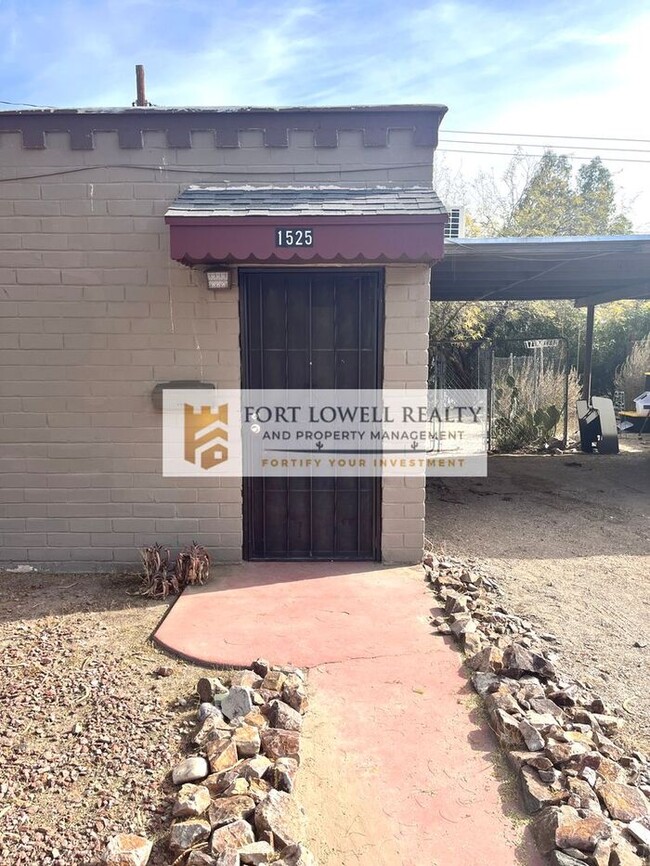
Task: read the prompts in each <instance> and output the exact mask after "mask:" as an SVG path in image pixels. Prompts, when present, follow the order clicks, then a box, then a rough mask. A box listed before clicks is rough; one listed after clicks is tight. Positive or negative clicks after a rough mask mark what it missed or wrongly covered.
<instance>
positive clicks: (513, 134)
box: [444, 129, 650, 144]
mask: <svg viewBox="0 0 650 866" xmlns="http://www.w3.org/2000/svg"><path fill="white" fill-rule="evenodd" d="M444 132H450V133H451V134H452V135H500V136H506V137H507V138H570V139H573V140H575V141H623V142H634V143H636V144H650V139H647V138H613V137H612V136H610V135H601V136H598V135H541V134H539V133H535V132H477V131H476V130H469V129H445V130H444Z"/></svg>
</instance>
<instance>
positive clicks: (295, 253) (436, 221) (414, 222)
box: [165, 184, 447, 264]
mask: <svg viewBox="0 0 650 866" xmlns="http://www.w3.org/2000/svg"><path fill="white" fill-rule="evenodd" d="M165 219H166V222H167V223H168V224H169V225H170V227H171V228H170V231H171V252H172V258H174V259H176V260H177V261H181V262H183V263H184V264H199V263H209V262H243V263H245V262H268V263H276V262H294V263H303V262H304V263H307V262H318V263H320V262H352V261H359V262H366V263H367V262H387V261H396V262H397V261H409V262H433V261H437V260H438V259H439V258H440V257H441V255H442V243H443V229H444V224H445V222H446V220H447V214H446V211H445V208H444V206H443V204H442V202H441V201H440V199H439V198H438V196H437V195H436V193H435V192H434V190H432V189H431V188H429V187H424V186H409V187H399V186H389V185H386V186H371V187H366V186H346V187H344V186H333V185H331V184H329V185H317V184H305V185H301V186H271V185H269V186H252V185H246V186H222V187H217V186H191V187H189V188H188V189H186V190H185V191H184V192H183V193H181V195H180V196H179V197H178V198H177V199H176V200H175V201H174V203H173V204H172V205H171V207H170V208H169V209H168V211H167V213H166V215H165ZM278 229H289V230H297V231H298V232H301V231H302V232H304V230H309V232H310V234H309V238H310V241H311V242H310V243H309V244H300V245H294V246H280V245H279V244H278V238H277V230H278ZM300 237H301V240H302V238H303V235H300Z"/></svg>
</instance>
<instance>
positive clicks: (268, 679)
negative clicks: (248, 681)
mask: <svg viewBox="0 0 650 866" xmlns="http://www.w3.org/2000/svg"><path fill="white" fill-rule="evenodd" d="M286 678H287V675H286V674H284V673H283V672H282V671H269V672H268V673H267V675H266V676H265V677H264V680H263V681H262V685H261V686H260V689H262V690H264V691H267V692H274V693H275V694H279V693H280V692H281V691H282V687H283V686H284V683H285V680H286Z"/></svg>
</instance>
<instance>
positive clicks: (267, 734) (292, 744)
mask: <svg viewBox="0 0 650 866" xmlns="http://www.w3.org/2000/svg"><path fill="white" fill-rule="evenodd" d="M261 736H262V752H263V754H265V755H266V756H267V757H268V758H271V759H272V760H277V758H296V759H297V758H298V757H299V754H300V735H299V734H298V732H297V731H283V730H281V729H280V728H267V729H266V730H265V731H262V735H261Z"/></svg>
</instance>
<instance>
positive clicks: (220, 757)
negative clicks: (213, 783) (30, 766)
mask: <svg viewBox="0 0 650 866" xmlns="http://www.w3.org/2000/svg"><path fill="white" fill-rule="evenodd" d="M205 750H206V752H207V755H208V760H209V761H210V769H211V770H212V772H213V773H222V772H223V771H224V770H228V769H229V768H230V767H234V766H235V764H236V763H237V760H238V755H237V745H236V744H235V741H234V740H232V739H231V740H210V741H209V742H208V744H207V745H206V749H205ZM206 776H207V773H206Z"/></svg>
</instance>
